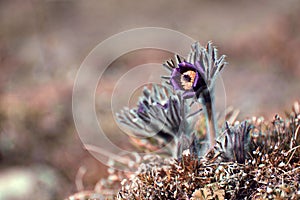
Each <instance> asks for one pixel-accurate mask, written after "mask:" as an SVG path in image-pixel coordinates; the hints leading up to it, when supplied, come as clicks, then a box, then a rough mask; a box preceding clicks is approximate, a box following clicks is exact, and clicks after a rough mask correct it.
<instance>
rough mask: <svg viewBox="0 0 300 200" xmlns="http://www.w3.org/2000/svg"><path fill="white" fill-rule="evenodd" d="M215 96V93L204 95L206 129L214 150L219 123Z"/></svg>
mask: <svg viewBox="0 0 300 200" xmlns="http://www.w3.org/2000/svg"><path fill="white" fill-rule="evenodd" d="M213 94H214V92H213V91H210V92H209V91H207V92H205V93H204V94H203V105H204V109H203V110H204V114H205V118H206V129H207V135H208V137H209V143H210V148H213V147H214V145H215V142H216V133H217V121H216V112H215V104H214V103H215V102H214V98H213V97H214V95H213Z"/></svg>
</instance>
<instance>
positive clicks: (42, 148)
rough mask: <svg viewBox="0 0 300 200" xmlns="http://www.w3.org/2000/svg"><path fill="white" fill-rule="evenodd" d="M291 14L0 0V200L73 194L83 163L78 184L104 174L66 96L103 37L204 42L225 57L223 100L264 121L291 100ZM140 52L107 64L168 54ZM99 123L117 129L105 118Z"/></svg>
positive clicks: (224, 4) (293, 6)
mask: <svg viewBox="0 0 300 200" xmlns="http://www.w3.org/2000/svg"><path fill="white" fill-rule="evenodd" d="M299 18H300V3H299V1H297V0H285V1H282V0H265V1H256V2H254V1H237V0H236V1H235V0H230V1H221V0H219V1H204V0H202V1H201V0H192V1H180V0H166V1H144V2H142V1H138V0H134V1H117V0H110V1H96V0H89V1H85V0H73V1H72V0H32V1H26V0H24V1H10V0H7V1H0V67H1V68H0V70H1V71H0V72H1V73H0V128H1V135H0V200H1V199H26V198H24V197H27V196H26V195H29V197H30V198H31V199H62V198H63V197H66V196H68V195H70V194H72V193H74V192H76V187H75V176H76V173H77V170H78V168H79V167H80V166H86V168H87V169H88V172H87V174H86V175H85V177H84V185H85V187H86V188H87V189H91V188H93V185H94V184H95V183H96V182H97V180H99V179H100V178H101V177H103V176H105V174H106V172H105V166H103V165H102V164H101V163H100V162H98V161H97V160H95V159H94V158H93V157H92V156H91V155H90V154H89V153H88V152H86V151H85V150H83V148H82V145H81V142H80V140H79V137H78V136H77V133H76V130H75V127H74V122H73V118H72V107H71V106H72V105H71V101H72V87H73V81H74V79H75V75H76V71H77V70H78V68H79V66H80V64H81V63H82V61H83V60H84V58H85V57H86V56H87V55H88V53H89V52H90V51H91V50H92V49H93V48H94V47H95V46H96V45H97V44H98V43H100V42H101V41H103V40H105V39H106V38H108V37H109V36H111V35H113V34H116V33H119V32H121V31H125V30H128V29H131V28H137V27H145V26H154V27H164V28H170V29H174V30H177V31H180V32H182V33H185V34H187V35H189V36H191V37H192V38H194V39H196V40H199V41H200V43H202V44H205V43H206V42H207V41H209V40H212V41H213V42H214V44H215V45H216V46H218V48H219V51H220V53H222V54H226V55H227V56H228V57H227V61H228V62H229V65H228V66H227V68H226V69H225V70H224V71H223V72H222V78H223V81H224V84H225V89H226V97H227V103H226V104H227V105H228V106H229V105H232V106H233V107H235V108H238V109H240V110H241V115H240V117H241V118H243V117H249V116H252V115H263V116H265V118H267V119H270V118H271V117H272V116H273V115H274V114H275V113H277V112H278V113H284V110H287V109H289V108H290V106H291V104H292V103H293V101H295V100H299V99H300V93H299V90H300V80H299V76H300V61H299V60H298V57H299V55H300V21H299ZM141 55H142V54H136V55H134V54H133V55H129V56H127V57H126V56H125V57H124V58H122V59H121V61H119V62H116V63H115V65H117V64H120V65H122V66H128V67H133V66H134V64H133V63H135V62H137V61H136V60H138V63H143V62H144V61H146V60H147V59H149V55H150V56H151V55H153V56H155V58H151V59H152V60H153V59H154V60H156V61H157V62H160V60H161V62H163V61H164V60H165V58H166V57H168V56H169V54H161V55H159V54H158V53H152V54H151V53H150V54H148V56H145V57H143V56H141ZM111 76H113V74H109V73H107V80H110V77H111ZM158 76H159V75H158ZM104 79H105V77H104ZM107 83H108V84H107V85H105V86H104V88H101V89H102V90H104V91H106V93H101V94H99V95H101V98H102V99H104V100H105V101H106V102H107V103H108V105H109V101H110V95H111V93H110V92H111V90H112V88H113V83H111V82H110V81H107ZM99 112H102V113H101V114H102V115H106V114H109V112H110V110H109V109H107V108H99ZM108 119H111V118H108ZM106 128H107V129H108V130H111V133H112V134H113V133H114V134H115V135H116V133H117V132H118V131H117V129H116V127H114V126H111V125H110V123H109V120H108V121H107V127H106ZM119 140H120V139H119ZM116 142H118V139H116ZM18 196H19V197H18Z"/></svg>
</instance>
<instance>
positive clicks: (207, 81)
mask: <svg viewBox="0 0 300 200" xmlns="http://www.w3.org/2000/svg"><path fill="white" fill-rule="evenodd" d="M175 58H176V60H175V61H173V60H171V61H167V62H166V63H165V64H164V66H165V67H166V68H167V69H169V70H170V71H171V77H166V78H167V79H169V80H170V81H169V83H170V84H171V85H172V86H173V88H174V89H175V90H182V91H184V93H183V97H185V98H191V97H194V96H196V97H197V98H206V97H207V95H210V94H209V93H211V92H212V91H213V88H214V83H215V79H216V77H217V75H218V73H219V72H220V71H221V70H222V68H223V67H224V66H225V64H226V62H225V56H224V55H222V56H221V57H219V56H218V50H217V49H216V47H214V46H212V43H211V42H208V44H207V46H206V48H205V47H203V46H201V45H200V44H199V43H198V42H197V43H195V44H193V45H192V50H191V52H190V53H189V55H188V57H187V59H182V58H181V57H180V56H178V55H177V56H176V57H175ZM182 60H183V61H182Z"/></svg>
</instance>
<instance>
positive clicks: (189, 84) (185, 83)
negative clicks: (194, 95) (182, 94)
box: [180, 70, 196, 90]
mask: <svg viewBox="0 0 300 200" xmlns="http://www.w3.org/2000/svg"><path fill="white" fill-rule="evenodd" d="M195 77H196V72H194V71H193V70H189V71H186V72H184V73H183V74H182V75H181V79H180V82H181V85H182V87H183V89H185V90H191V89H193V83H194V81H195Z"/></svg>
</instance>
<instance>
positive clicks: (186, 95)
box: [182, 91, 196, 99]
mask: <svg viewBox="0 0 300 200" xmlns="http://www.w3.org/2000/svg"><path fill="white" fill-rule="evenodd" d="M195 96H196V92H194V91H185V92H184V93H183V94H182V97H183V98H184V99H190V98H193V97H195Z"/></svg>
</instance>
